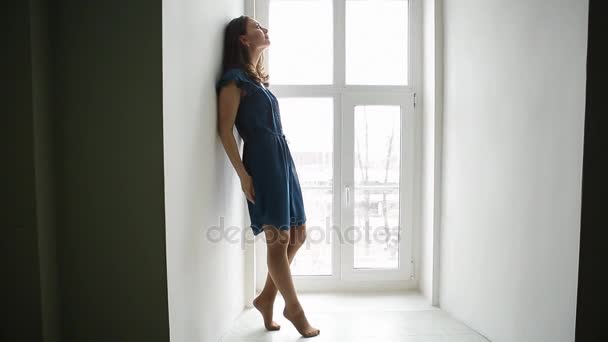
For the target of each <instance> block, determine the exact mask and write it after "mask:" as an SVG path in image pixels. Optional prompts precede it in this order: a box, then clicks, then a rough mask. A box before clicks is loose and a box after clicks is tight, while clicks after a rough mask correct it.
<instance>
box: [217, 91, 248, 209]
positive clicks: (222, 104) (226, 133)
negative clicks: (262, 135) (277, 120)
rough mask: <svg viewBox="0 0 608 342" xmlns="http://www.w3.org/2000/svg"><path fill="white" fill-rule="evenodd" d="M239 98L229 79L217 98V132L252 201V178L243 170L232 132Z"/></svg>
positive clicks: (245, 191)
mask: <svg viewBox="0 0 608 342" xmlns="http://www.w3.org/2000/svg"><path fill="white" fill-rule="evenodd" d="M240 100H241V90H240V89H239V88H238V87H237V86H236V84H235V83H234V81H230V82H229V83H227V84H226V86H224V87H222V90H221V91H220V95H219V99H218V134H219V136H220V139H221V141H222V145H224V150H226V154H227V155H228V158H229V159H230V162H231V163H232V166H233V167H234V169H235V170H236V173H237V175H238V176H239V178H240V179H241V187H242V188H243V192H244V193H245V195H246V197H247V199H248V200H249V201H251V202H254V196H255V194H254V191H253V183H252V179H251V176H250V175H249V174H248V173H247V170H245V166H244V165H243V161H242V160H241V156H240V154H239V148H238V146H237V143H236V140H235V139H234V134H233V126H234V121H235V119H236V113H237V111H238V109H239V103H240Z"/></svg>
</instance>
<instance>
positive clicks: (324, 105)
mask: <svg viewBox="0 0 608 342" xmlns="http://www.w3.org/2000/svg"><path fill="white" fill-rule="evenodd" d="M279 107H280V112H281V123H282V124H283V133H285V136H286V138H287V141H288V144H289V150H290V151H291V155H292V157H293V159H294V162H295V165H296V171H297V173H298V179H299V180H300V186H301V187H302V194H303V196H304V209H305V210H306V219H307V220H306V231H307V237H306V242H305V243H304V245H303V246H302V247H300V249H299V250H298V254H296V257H295V259H294V260H293V261H292V264H291V273H292V274H293V275H331V273H332V263H331V261H332V249H331V241H332V234H329V233H330V232H331V227H332V226H333V172H334V171H333V141H334V137H333V135H334V134H333V126H334V125H333V122H334V118H333V116H334V104H333V99H332V98H303V97H298V98H279Z"/></svg>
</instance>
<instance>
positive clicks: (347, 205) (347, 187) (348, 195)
mask: <svg viewBox="0 0 608 342" xmlns="http://www.w3.org/2000/svg"><path fill="white" fill-rule="evenodd" d="M344 197H345V199H346V207H347V208H348V207H349V206H350V186H348V185H347V186H345V187H344Z"/></svg>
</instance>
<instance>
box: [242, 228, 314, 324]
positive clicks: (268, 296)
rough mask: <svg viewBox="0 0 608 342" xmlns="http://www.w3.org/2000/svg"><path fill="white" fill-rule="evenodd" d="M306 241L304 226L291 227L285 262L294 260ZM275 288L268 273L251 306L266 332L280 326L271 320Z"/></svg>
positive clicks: (275, 294) (275, 293) (276, 290)
mask: <svg viewBox="0 0 608 342" xmlns="http://www.w3.org/2000/svg"><path fill="white" fill-rule="evenodd" d="M305 240H306V225H304V224H303V225H300V226H293V227H292V228H291V229H290V233H289V245H288V246H287V260H288V262H289V264H290V265H291V262H292V261H293V259H294V258H295V255H296V253H297V252H298V250H299V249H300V247H301V246H302V245H303V244H304V241H305ZM278 291H279V290H278V289H277V286H276V285H275V284H274V281H272V277H271V276H270V273H268V274H267V275H266V284H264V289H262V292H260V294H259V295H258V296H257V297H256V298H255V299H254V300H253V306H254V307H255V308H256V309H258V310H259V311H260V312H261V313H262V317H263V318H264V326H266V329H268V330H278V329H280V328H281V326H280V325H279V324H278V323H276V322H275V321H273V320H272V314H273V307H274V301H275V299H276V296H277V292H278Z"/></svg>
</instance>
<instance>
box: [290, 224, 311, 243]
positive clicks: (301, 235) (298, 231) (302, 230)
mask: <svg viewBox="0 0 608 342" xmlns="http://www.w3.org/2000/svg"><path fill="white" fill-rule="evenodd" d="M306 236H307V234H306V225H305V224H302V225H299V226H295V227H294V228H293V229H291V235H290V241H289V242H290V244H293V245H298V246H301V245H303V244H304V242H305V241H306Z"/></svg>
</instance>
